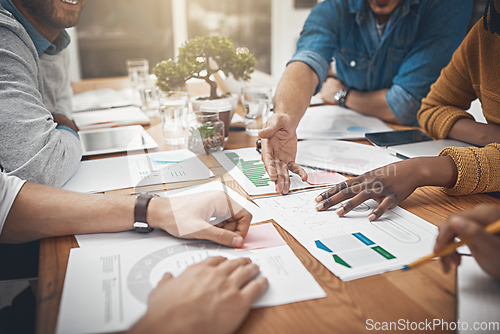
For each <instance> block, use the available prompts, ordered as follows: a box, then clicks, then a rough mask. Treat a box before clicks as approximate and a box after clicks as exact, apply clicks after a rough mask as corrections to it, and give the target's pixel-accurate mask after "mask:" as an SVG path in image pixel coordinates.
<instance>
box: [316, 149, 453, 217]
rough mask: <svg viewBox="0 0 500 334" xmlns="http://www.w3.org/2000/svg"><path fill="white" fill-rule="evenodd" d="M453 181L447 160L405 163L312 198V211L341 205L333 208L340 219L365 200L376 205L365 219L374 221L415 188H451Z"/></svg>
mask: <svg viewBox="0 0 500 334" xmlns="http://www.w3.org/2000/svg"><path fill="white" fill-rule="evenodd" d="M456 179H457V168H456V166H455V163H454V161H453V159H451V158H450V157H447V156H442V157H431V158H414V159H408V160H404V161H400V162H396V163H393V164H390V165H387V166H384V167H381V168H378V169H375V170H372V171H370V172H368V173H365V174H363V175H360V176H358V177H355V178H352V179H349V180H347V181H345V182H341V183H339V184H337V185H336V186H334V187H332V188H330V189H328V190H327V191H325V192H323V193H322V194H320V195H319V196H318V197H317V198H316V202H318V204H317V205H316V208H317V210H318V211H323V210H327V209H328V208H330V207H332V206H335V205H337V204H339V203H342V202H344V203H343V204H342V206H340V207H339V208H337V213H338V215H339V216H341V217H342V216H344V215H346V214H347V213H348V212H349V211H351V210H352V209H354V208H355V207H357V206H358V205H360V204H361V203H363V202H365V201H367V200H368V199H374V200H376V201H377V202H379V203H380V204H379V205H378V206H377V207H376V208H375V209H374V210H373V211H372V212H370V214H369V215H368V218H369V219H370V220H376V219H378V218H379V217H380V216H382V214H383V213H384V212H385V211H387V210H388V209H392V208H394V207H396V206H397V205H399V203H401V202H402V201H403V200H404V199H405V198H407V197H408V196H410V195H411V194H412V193H413V191H415V189H417V188H418V187H423V186H442V187H453V186H454V184H455V183H456Z"/></svg>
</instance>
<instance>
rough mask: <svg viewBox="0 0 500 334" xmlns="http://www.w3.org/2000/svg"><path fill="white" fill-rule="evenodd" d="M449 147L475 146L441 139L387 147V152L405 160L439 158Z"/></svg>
mask: <svg viewBox="0 0 500 334" xmlns="http://www.w3.org/2000/svg"><path fill="white" fill-rule="evenodd" d="M449 146H454V147H469V146H473V145H471V144H469V143H465V142H463V141H459V140H453V139H441V140H433V141H423V142H419V143H411V144H404V145H395V146H389V147H387V150H388V151H389V152H390V153H391V154H393V155H399V156H400V157H402V158H403V159H409V158H416V157H437V156H438V155H439V152H441V151H442V150H443V149H445V148H446V147H449Z"/></svg>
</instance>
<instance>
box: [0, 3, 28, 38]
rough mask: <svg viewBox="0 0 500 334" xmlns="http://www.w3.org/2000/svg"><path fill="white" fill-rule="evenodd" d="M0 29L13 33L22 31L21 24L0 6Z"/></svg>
mask: <svg viewBox="0 0 500 334" xmlns="http://www.w3.org/2000/svg"><path fill="white" fill-rule="evenodd" d="M0 28H2V29H7V30H10V31H12V32H14V33H16V32H20V31H22V30H24V28H23V26H22V25H21V23H19V21H17V20H16V19H15V18H14V16H13V15H12V14H11V13H10V12H9V11H8V10H6V9H5V8H3V7H2V6H0Z"/></svg>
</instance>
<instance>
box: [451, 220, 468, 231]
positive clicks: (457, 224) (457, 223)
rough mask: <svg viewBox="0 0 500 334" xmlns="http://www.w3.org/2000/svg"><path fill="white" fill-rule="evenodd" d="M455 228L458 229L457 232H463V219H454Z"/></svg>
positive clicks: (464, 224)
mask: <svg viewBox="0 0 500 334" xmlns="http://www.w3.org/2000/svg"><path fill="white" fill-rule="evenodd" d="M454 224H455V228H456V229H457V230H458V231H457V232H463V231H465V229H466V228H467V224H466V223H465V221H463V219H455V222H454Z"/></svg>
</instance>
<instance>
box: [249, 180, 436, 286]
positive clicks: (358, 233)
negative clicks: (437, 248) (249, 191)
mask: <svg viewBox="0 0 500 334" xmlns="http://www.w3.org/2000/svg"><path fill="white" fill-rule="evenodd" d="M323 191H324V189H322V190H313V191H303V192H297V193H293V194H289V195H286V196H280V197H272V198H262V199H258V198H257V199H254V201H255V202H256V203H257V205H258V206H259V207H260V208H262V209H263V210H265V211H267V212H269V213H271V216H272V217H273V219H274V220H275V221H276V222H277V223H278V224H280V226H281V227H283V228H284V229H285V230H287V231H288V232H289V233H290V234H291V235H292V236H293V237H294V238H295V239H297V241H299V242H300V243H301V244H302V245H303V246H304V247H305V248H306V249H307V250H308V251H309V252H310V253H311V254H312V255H313V256H314V257H315V258H316V259H318V260H319V261H320V262H321V263H323V265H324V266H325V267H327V268H328V269H329V270H330V271H331V272H332V273H333V274H335V275H336V276H338V277H339V278H340V279H342V280H343V281H349V280H353V279H357V278H361V277H366V276H370V275H375V274H380V273H383V272H386V271H390V270H396V269H401V268H402V267H403V266H404V265H407V264H409V263H411V262H412V261H414V260H416V259H418V258H420V257H422V256H424V255H427V254H430V253H431V252H432V250H433V247H434V243H435V241H436V236H437V234H438V229H437V227H436V226H434V225H432V224H429V223H428V222H426V221H425V220H423V219H421V218H419V217H417V216H415V215H413V214H411V213H409V212H408V211H406V210H403V209H401V208H399V207H396V208H394V209H392V210H389V211H387V212H386V213H385V214H384V215H383V216H382V217H381V218H379V219H378V220H377V221H373V222H370V221H369V220H368V214H369V213H370V212H371V211H372V210H373V209H375V207H376V205H378V203H377V202H375V201H373V200H370V201H367V202H365V203H363V204H361V205H360V206H358V207H357V208H355V209H354V210H353V211H351V212H349V213H347V214H346V216H344V217H342V218H340V217H339V216H338V215H337V213H336V212H335V209H337V208H338V207H339V205H337V206H335V207H333V208H330V209H329V210H327V211H321V212H318V211H316V209H315V204H316V202H315V201H314V198H315V197H317V196H318V195H319V194H320V193H321V192H323Z"/></svg>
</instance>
